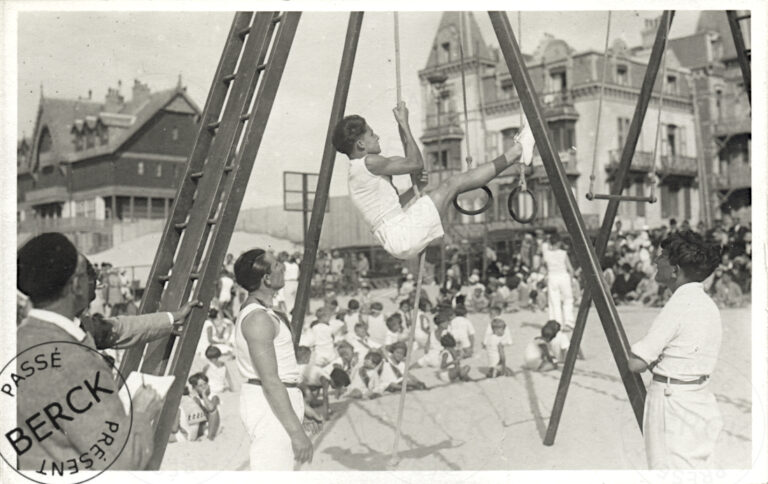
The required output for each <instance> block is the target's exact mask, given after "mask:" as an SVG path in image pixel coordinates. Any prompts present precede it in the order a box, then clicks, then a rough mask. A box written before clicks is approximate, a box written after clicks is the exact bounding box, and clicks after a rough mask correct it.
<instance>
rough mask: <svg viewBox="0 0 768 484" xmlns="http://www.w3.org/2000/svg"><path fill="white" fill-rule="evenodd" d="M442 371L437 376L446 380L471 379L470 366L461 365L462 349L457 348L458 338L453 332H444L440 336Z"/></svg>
mask: <svg viewBox="0 0 768 484" xmlns="http://www.w3.org/2000/svg"><path fill="white" fill-rule="evenodd" d="M440 345H442V347H443V349H442V351H441V352H440V371H438V372H437V377H438V378H439V379H440V380H442V381H444V382H453V381H456V380H461V381H469V366H467V365H464V366H462V365H461V351H459V350H458V349H456V340H455V339H454V338H453V335H451V333H447V332H446V333H444V334H443V336H442V337H440Z"/></svg>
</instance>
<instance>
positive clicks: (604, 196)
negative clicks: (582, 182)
mask: <svg viewBox="0 0 768 484" xmlns="http://www.w3.org/2000/svg"><path fill="white" fill-rule="evenodd" d="M587 198H588V199H589V200H621V201H624V202H647V203H654V202H655V201H656V197H639V196H636V195H614V194H612V193H594V194H592V196H591V197H590V194H589V193H588V194H587Z"/></svg>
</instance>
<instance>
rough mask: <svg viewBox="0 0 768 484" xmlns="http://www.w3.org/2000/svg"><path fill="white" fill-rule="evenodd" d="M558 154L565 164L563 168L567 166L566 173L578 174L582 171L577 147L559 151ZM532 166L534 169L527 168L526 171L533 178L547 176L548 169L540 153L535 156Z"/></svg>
mask: <svg viewBox="0 0 768 484" xmlns="http://www.w3.org/2000/svg"><path fill="white" fill-rule="evenodd" d="M557 155H558V156H559V158H560V162H562V164H563V168H565V174H566V175H578V174H579V173H580V172H579V166H578V160H577V158H576V150H575V149H570V150H565V151H558V153H557ZM531 168H532V169H530V170H526V173H527V174H530V176H531V178H542V177H546V176H547V170H546V169H545V168H544V165H543V164H542V161H541V155H540V154H538V153H536V155H535V156H534V157H533V162H532V163H531Z"/></svg>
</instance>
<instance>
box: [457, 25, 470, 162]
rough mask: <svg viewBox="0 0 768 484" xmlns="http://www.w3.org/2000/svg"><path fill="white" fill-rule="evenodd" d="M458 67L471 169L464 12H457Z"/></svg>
mask: <svg viewBox="0 0 768 484" xmlns="http://www.w3.org/2000/svg"><path fill="white" fill-rule="evenodd" d="M459 66H460V69H461V95H462V99H463V101H464V139H465V140H466V142H467V157H466V162H467V168H472V150H471V149H470V144H469V114H468V110H467V85H466V75H465V74H464V12H459Z"/></svg>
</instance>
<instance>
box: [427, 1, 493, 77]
mask: <svg viewBox="0 0 768 484" xmlns="http://www.w3.org/2000/svg"><path fill="white" fill-rule="evenodd" d="M462 18H463V20H464V29H463V32H462V35H463V38H464V46H463V47H464V57H465V58H466V59H469V58H472V57H479V58H481V59H488V60H493V59H494V56H493V53H492V52H491V49H490V48H489V47H488V45H487V44H486V43H485V40H484V39H483V35H482V33H481V32H480V27H479V25H478V24H477V20H476V19H475V16H474V15H473V14H472V12H443V16H442V17H441V18H440V25H439V26H438V28H437V32H436V33H435V37H434V40H433V41H432V49H430V51H429V59H427V66H426V67H427V68H430V67H435V66H437V65H439V64H444V63H445V62H440V59H439V58H438V52H439V47H440V45H439V44H440V43H441V39H443V38H444V37H445V35H446V34H445V32H450V33H452V34H453V36H455V39H456V40H458V38H459V22H460V21H461V20H460V19H462ZM457 52H458V49H457ZM455 57H456V59H458V53H457V54H456V56H455Z"/></svg>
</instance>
